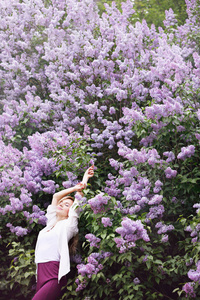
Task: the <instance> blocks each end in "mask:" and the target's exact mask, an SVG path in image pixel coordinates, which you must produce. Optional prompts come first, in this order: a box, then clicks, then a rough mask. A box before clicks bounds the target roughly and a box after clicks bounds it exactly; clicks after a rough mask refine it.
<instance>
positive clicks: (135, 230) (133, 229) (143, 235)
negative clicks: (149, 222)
mask: <svg viewBox="0 0 200 300" xmlns="http://www.w3.org/2000/svg"><path fill="white" fill-rule="evenodd" d="M121 225H122V227H118V228H117V229H116V232H117V233H119V234H120V235H121V238H115V239H114V240H115V243H116V245H117V248H120V253H123V252H125V251H127V249H129V248H133V247H135V246H136V244H135V242H136V241H137V240H140V239H143V240H144V241H145V242H148V241H149V240H150V239H149V236H148V234H147V231H146V229H145V228H144V226H143V224H142V222H141V221H140V220H137V221H133V220H131V219H129V218H127V217H126V218H124V219H123V221H122V222H121Z"/></svg>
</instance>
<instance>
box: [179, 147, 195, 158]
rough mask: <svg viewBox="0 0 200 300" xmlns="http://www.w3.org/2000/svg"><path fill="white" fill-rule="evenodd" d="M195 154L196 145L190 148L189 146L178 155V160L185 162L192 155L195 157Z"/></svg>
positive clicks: (183, 148)
mask: <svg viewBox="0 0 200 300" xmlns="http://www.w3.org/2000/svg"><path fill="white" fill-rule="evenodd" d="M194 153H195V146H194V145H190V146H187V147H182V148H181V152H180V153H179V154H178V156H177V158H178V159H182V160H185V159H186V158H188V157H191V156H192V155H194Z"/></svg>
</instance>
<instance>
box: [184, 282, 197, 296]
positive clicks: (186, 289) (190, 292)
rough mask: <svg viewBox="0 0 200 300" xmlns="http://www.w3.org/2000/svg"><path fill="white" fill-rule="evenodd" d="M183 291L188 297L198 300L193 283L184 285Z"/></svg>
mask: <svg viewBox="0 0 200 300" xmlns="http://www.w3.org/2000/svg"><path fill="white" fill-rule="evenodd" d="M182 290H183V291H184V292H185V293H186V297H189V298H196V294H195V292H194V283H193V282H187V283H186V284H184V286H183V287H182Z"/></svg>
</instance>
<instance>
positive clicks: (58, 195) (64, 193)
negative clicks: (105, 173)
mask: <svg viewBox="0 0 200 300" xmlns="http://www.w3.org/2000/svg"><path fill="white" fill-rule="evenodd" d="M93 175H94V166H91V167H90V168H88V169H87V170H86V171H85V173H84V175H83V179H82V182H80V183H78V184H77V185H75V186H73V187H71V188H68V189H64V190H62V191H60V192H57V193H55V194H54V195H53V199H52V202H51V204H52V205H54V206H57V205H58V202H59V201H60V200H61V199H62V198H63V197H65V196H67V195H69V194H71V193H74V192H77V193H78V194H80V195H81V196H82V195H83V193H82V190H83V189H84V188H85V187H86V185H87V182H88V179H89V178H91V177H92V176H93Z"/></svg>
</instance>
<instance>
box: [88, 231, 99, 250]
mask: <svg viewBox="0 0 200 300" xmlns="http://www.w3.org/2000/svg"><path fill="white" fill-rule="evenodd" d="M85 238H86V239H87V240H88V241H89V242H90V246H91V247H97V248H99V243H100V242H101V239H100V238H97V237H96V236H95V235H94V234H92V233H88V234H86V235H85Z"/></svg>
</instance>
